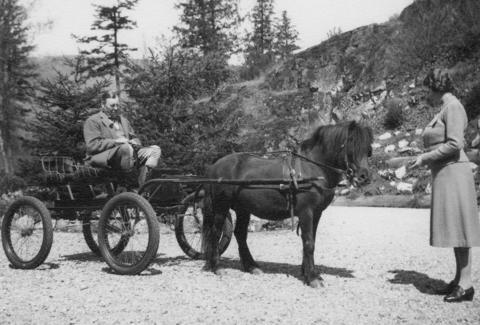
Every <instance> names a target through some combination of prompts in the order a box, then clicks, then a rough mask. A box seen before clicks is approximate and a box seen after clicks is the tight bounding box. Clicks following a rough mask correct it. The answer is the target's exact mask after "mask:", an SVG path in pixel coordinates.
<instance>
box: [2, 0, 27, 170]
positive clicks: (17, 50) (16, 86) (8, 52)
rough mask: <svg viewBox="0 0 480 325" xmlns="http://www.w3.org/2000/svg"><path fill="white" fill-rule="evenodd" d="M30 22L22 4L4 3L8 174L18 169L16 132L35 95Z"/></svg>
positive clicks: (4, 128) (4, 138)
mask: <svg viewBox="0 0 480 325" xmlns="http://www.w3.org/2000/svg"><path fill="white" fill-rule="evenodd" d="M27 18H28V16H27V11H26V9H25V7H24V6H23V5H21V3H20V1H18V0H4V1H0V165H2V166H3V168H4V169H5V170H6V171H7V172H12V171H13V169H14V166H13V165H12V164H13V156H14V149H15V148H16V146H17V145H18V143H16V136H15V131H16V130H18V129H19V128H20V127H21V126H22V123H23V119H24V118H25V116H26V115H27V113H28V109H27V106H26V104H27V103H28V101H29V98H30V96H31V95H32V93H33V85H32V78H33V77H34V76H35V73H34V66H33V65H32V64H31V63H30V61H29V59H28V57H29V55H30V52H31V51H32V50H33V46H32V45H31V44H29V39H28V36H29V35H28V30H29V29H28V27H27V23H26V21H27Z"/></svg>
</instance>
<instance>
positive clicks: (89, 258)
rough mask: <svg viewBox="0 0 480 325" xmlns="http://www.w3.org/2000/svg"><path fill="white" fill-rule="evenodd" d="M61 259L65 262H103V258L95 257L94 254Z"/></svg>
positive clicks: (64, 256) (65, 256)
mask: <svg viewBox="0 0 480 325" xmlns="http://www.w3.org/2000/svg"><path fill="white" fill-rule="evenodd" d="M61 257H62V259H63V260H64V261H79V262H102V258H101V257H100V256H97V255H95V254H94V253H92V252H85V253H78V254H71V255H62V256H61Z"/></svg>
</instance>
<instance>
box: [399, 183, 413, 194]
mask: <svg viewBox="0 0 480 325" xmlns="http://www.w3.org/2000/svg"><path fill="white" fill-rule="evenodd" d="M397 191H398V192H399V193H402V194H412V193H413V184H410V183H405V182H400V183H398V184H397Z"/></svg>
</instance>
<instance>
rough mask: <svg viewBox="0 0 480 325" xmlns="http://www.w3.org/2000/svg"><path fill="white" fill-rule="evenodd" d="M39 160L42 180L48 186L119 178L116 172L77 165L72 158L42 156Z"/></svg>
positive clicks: (81, 164)
mask: <svg viewBox="0 0 480 325" xmlns="http://www.w3.org/2000/svg"><path fill="white" fill-rule="evenodd" d="M40 160H41V164H42V169H43V175H42V176H43V180H44V182H45V183H47V184H49V185H61V184H66V183H70V182H78V181H82V182H85V181H89V180H93V179H105V178H109V179H110V178H112V177H118V176H119V173H118V172H115V171H112V170H109V169H106V168H94V167H91V166H88V165H85V164H83V163H78V162H76V161H75V160H74V159H73V158H71V157H67V156H44V157H41V159H40Z"/></svg>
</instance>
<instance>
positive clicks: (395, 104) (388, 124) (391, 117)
mask: <svg viewBox="0 0 480 325" xmlns="http://www.w3.org/2000/svg"><path fill="white" fill-rule="evenodd" d="M402 106H403V105H402V102H401V101H400V100H398V99H390V100H388V101H387V102H386V103H385V108H386V109H387V114H386V115H385V120H384V122H383V124H384V126H385V128H387V129H389V130H392V129H396V128H398V127H400V126H401V125H402V124H403V122H404V121H405V117H404V115H403V107H402Z"/></svg>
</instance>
